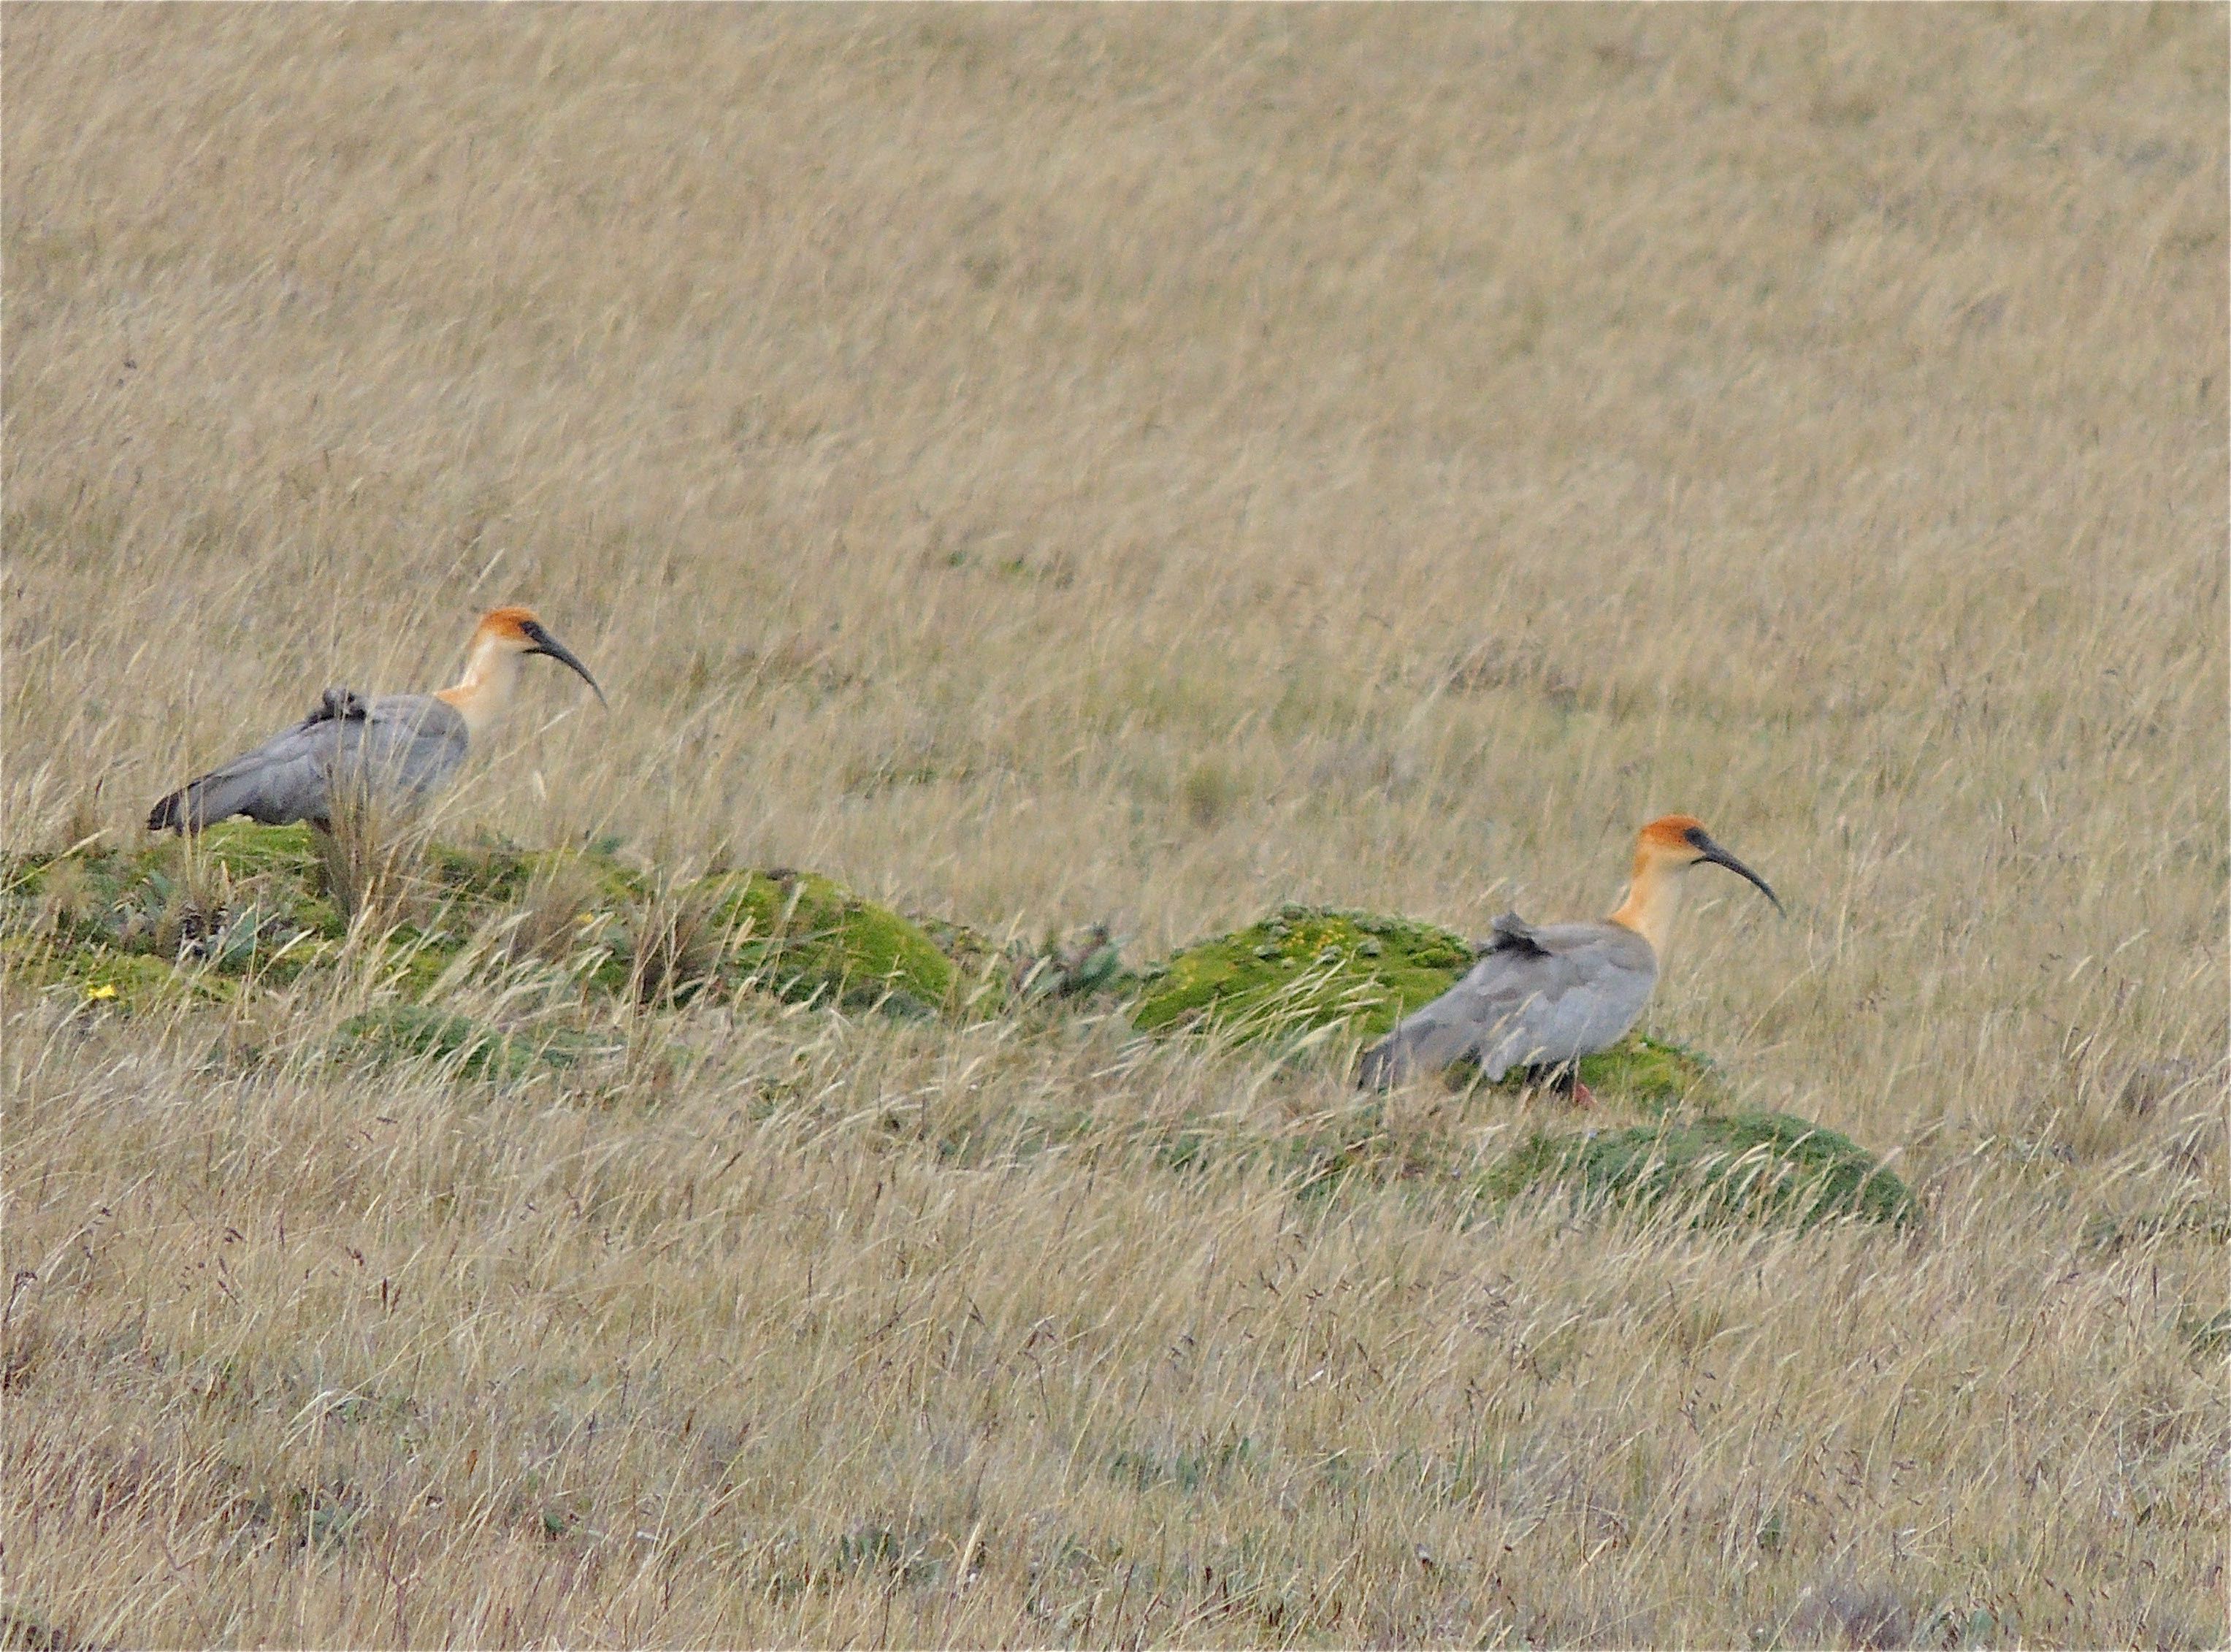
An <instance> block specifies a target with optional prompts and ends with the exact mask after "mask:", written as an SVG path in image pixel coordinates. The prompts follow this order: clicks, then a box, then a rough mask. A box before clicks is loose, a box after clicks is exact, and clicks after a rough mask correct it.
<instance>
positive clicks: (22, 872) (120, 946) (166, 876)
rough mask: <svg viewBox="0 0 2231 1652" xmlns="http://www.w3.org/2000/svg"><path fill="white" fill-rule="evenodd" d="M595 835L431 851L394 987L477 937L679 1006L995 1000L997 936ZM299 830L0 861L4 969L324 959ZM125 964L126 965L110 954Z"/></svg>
mask: <svg viewBox="0 0 2231 1652" xmlns="http://www.w3.org/2000/svg"><path fill="white" fill-rule="evenodd" d="M617 851H618V845H617V844H616V843H614V842H611V841H610V840H606V841H602V842H598V843H596V844H592V845H588V846H585V847H581V848H566V849H553V850H528V849H523V848H521V847H520V846H518V845H514V844H512V843H509V842H507V841H505V840H503V839H482V840H481V841H479V842H476V843H473V844H469V845H463V846H456V845H442V844H428V845H424V846H423V848H422V850H421V851H420V852H418V853H417V858H416V860H415V864H414V865H412V867H411V871H410V872H409V873H408V874H407V875H406V877H405V878H404V880H403V882H402V884H401V885H400V886H399V888H398V897H399V904H400V909H401V910H402V911H404V913H407V914H408V920H407V921H402V922H398V923H394V924H393V925H392V926H391V927H390V928H388V929H387V930H385V931H384V932H383V933H381V934H379V935H378V936H377V937H375V938H374V939H373V940H372V942H371V944H372V945H373V946H374V947H375V948H376V949H377V950H378V954H379V955H380V956H379V960H378V962H379V963H380V964H381V965H382V966H383V969H384V974H385V978H386V980H387V981H388V982H389V984H390V985H391V986H392V987H393V988H396V989H397V990H398V991H400V992H401V993H402V994H404V996H406V997H410V998H418V997H423V996H424V994H427V993H428V992H430V991H431V990H432V989H433V988H434V986H435V984H436V982H437V981H438V980H439V979H440V978H441V976H442V975H443V972H444V971H445V970H447V969H449V966H450V965H451V963H453V962H455V961H456V958H457V956H458V955H459V954H460V953H461V952H462V950H463V949H464V946H465V944H466V937H467V936H470V935H474V934H480V935H482V936H489V937H491V938H492V939H493V941H494V942H495V947H496V953H495V956H498V957H499V958H501V957H503V956H509V957H513V958H519V957H523V956H528V955H533V956H540V958H541V959H543V960H544V961H545V962H546V963H552V964H557V965H559V966H560V967H561V969H564V970H565V971H566V973H568V974H570V975H572V978H573V979H574V980H575V981H577V982H578V983H579V987H580V988H582V989H584V990H586V991H588V992H590V993H591V994H609V995H618V994H630V993H631V994H636V995H637V996H640V997H642V998H643V1000H644V1001H657V1002H667V1001H684V1000H686V999H687V998H689V997H690V996H692V995H694V994H695V993H697V992H699V991H702V990H703V989H704V988H707V987H708V986H712V985H715V984H718V985H720V986H722V987H724V988H729V989H739V988H753V989H764V990H767V991H772V992H773V993H776V994H779V995H781V996H783V997H785V998H788V999H792V1000H796V1001H818V1002H824V1003H829V1004H835V1005H841V1006H843V1007H846V1008H851V1009H860V1008H867V1007H877V1006H879V1007H883V1008H884V1009H886V1010H889V1011H893V1012H896V1013H898V1014H937V1013H941V1012H947V1011H957V1010H960V1009H964V1008H966V1007H968V1006H969V1005H970V1004H971V1003H972V1002H979V1001H982V1000H983V999H984V998H985V997H986V995H987V994H988V995H989V996H991V998H992V999H993V1001H994V1002H997V1001H1000V1000H1001V999H1003V997H1004V992H1005V985H1006V981H1005V974H1006V970H1005V962H1004V956H1003V955H1001V954H999V949H997V948H996V947H993V946H992V945H991V944H990V943H987V942H985V941H983V939H982V937H980V936H976V935H975V934H974V932H973V931H969V930H965V929H964V928H963V927H962V926H959V925H948V926H946V928H947V930H949V931H950V934H951V936H952V937H953V942H952V946H951V956H948V951H947V949H941V948H940V947H939V946H938V944H937V943H935V942H934V941H933V940H932V938H931V937H930V936H929V935H928V934H927V933H926V932H925V931H924V930H923V929H922V927H921V925H920V924H918V923H915V922H914V921H913V920H911V919H909V918H907V917H902V916H901V915H900V914H898V913H896V912H895V911H892V910H890V909H889V908H888V907H883V906H879V905H877V904H875V903H874V902H872V901H867V900H863V899H862V898H861V897H858V896H857V895H856V894H854V893H853V892H852V891H850V890H847V889H845V888H844V887H843V886H842V885H840V884H836V883H833V882H831V880H830V879H828V878H821V877H818V876H815V875H813V874H812V873H793V872H734V873H723V874H720V875H718V876H715V877H713V878H702V879H699V880H697V881H696V882H695V883H692V884H682V885H679V886H675V887H663V886H660V885H658V884H656V883H655V881H654V880H653V879H652V878H650V877H649V876H647V875H646V874H645V873H643V871H638V870H637V869H636V868H635V867H632V866H630V865H627V864H626V863H624V861H622V860H621V859H620V858H618V852H617ZM325 877H326V872H325V867H324V858H323V857H322V856H321V855H320V852H319V846H318V844H317V841H316V839H314V837H313V836H312V834H311V832H310V829H309V828H308V827H307V826H280V827H270V826H254V825H250V824H246V823H242V822H226V823H224V824H223V825H220V826H215V827H212V828H211V829H210V830H209V831H208V832H204V833H203V834H201V835H200V836H199V837H198V838H195V839H165V840H163V841H161V842H158V843H156V844H153V845H147V846H143V847H138V848H134V849H131V850H123V849H109V850H101V849H95V850H93V851H90V852H88V851H81V852H77V853H75V854H72V855H68V856H46V857H41V856H22V857H10V858H9V859H8V860H7V861H6V862H5V863H4V864H0V934H5V935H6V936H8V937H10V955H9V962H10V969H11V970H14V971H16V972H17V973H19V974H22V973H25V972H29V973H30V974H32V975H38V976H42V977H43V978H46V979H48V980H53V981H59V980H61V979H64V978H68V979H72V980H78V979H82V980H84V981H87V983H89V985H90V986H92V987H94V988H102V987H109V986H113V987H115V988H116V991H115V992H114V993H113V994H105V996H113V997H115V998H119V999H124V998H126V996H127V994H126V988H127V987H129V988H131V989H132V990H131V992H130V994H129V1001H133V1002H137V1001H142V1000H144V999H145V998H146V996H147V995H148V993H149V992H150V991H151V990H152V989H153V988H155V987H157V986H158V985H164V984H167V983H168V982H169V981H170V978H171V976H172V975H178V976H180V977H181V978H192V979H196V980H198V979H201V978H202V977H204V976H207V975H221V976H226V977H231V978H243V977H251V976H252V977H256V978H260V979H267V980H272V981H288V980H292V979H294V977H295V976H297V975H300V974H301V972H302V971H303V970H304V969H308V968H312V967H314V966H316V965H320V964H331V963H333V962H335V961H336V959H337V958H338V956H339V953H340V947H339V943H340V941H341V940H342V939H343V938H344V937H345V936H346V935H347V933H348V925H347V923H346V921H345V920H344V919H343V917H342V916H341V913H340V909H339V908H338V906H337V905H336V904H335V903H334V902H333V901H332V900H331V899H329V898H328V897H327V896H326V894H325V893H324V890H323V884H324V882H325ZM126 959H129V960H136V961H137V962H133V963H129V964H126V963H125V962H120V961H121V960H126Z"/></svg>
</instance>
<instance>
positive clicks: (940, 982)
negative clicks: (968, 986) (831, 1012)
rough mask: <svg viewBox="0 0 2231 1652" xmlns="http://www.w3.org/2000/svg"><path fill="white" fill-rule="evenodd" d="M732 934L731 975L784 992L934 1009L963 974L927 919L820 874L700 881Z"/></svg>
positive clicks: (732, 875)
mask: <svg viewBox="0 0 2231 1652" xmlns="http://www.w3.org/2000/svg"><path fill="white" fill-rule="evenodd" d="M698 887H699V888H700V889H701V890H703V891H706V892H707V893H708V894H709V895H710V896H711V897H712V900H713V911H714V914H715V921H716V922H717V923H719V924H720V925H721V928H722V929H723V930H724V931H725V932H726V933H727V935H728V936H731V937H733V940H732V943H731V944H730V946H729V947H728V949H727V956H728V958H729V960H730V969H729V971H728V973H731V974H734V975H738V976H739V977H740V978H741V979H745V980H749V981H756V982H758V983H760V984H761V985H763V986H764V987H765V988H766V989H767V990H769V991H772V992H773V993H774V994H776V995H777V996H779V997H781V998H786V999H789V1000H791V1001H794V1002H798V1001H818V1002H824V1003H831V1004H837V1005H840V1006H842V1007H845V1008H847V1009H867V1008H877V1007H879V1008H882V1009H884V1010H886V1011H893V1012H896V1013H898V1014H920V1015H931V1014H937V1013H938V1012H939V1011H941V1010H943V1009H945V1008H947V1007H948V1006H951V1005H953V1004H954V1001H955V998H956V995H957V994H956V988H957V986H958V985H959V979H960V978H959V972H958V971H957V970H956V969H954V963H953V961H952V960H951V959H950V958H948V957H947V956H946V955H945V954H944V953H943V952H941V951H940V950H939V949H938V948H937V946H936V945H935V943H933V942H932V941H931V940H930V938H929V936H928V935H926V934H924V933H923V932H922V930H921V926H920V925H919V924H916V923H914V922H912V921H911V920H910V919H908V918H905V917H901V916H900V915H899V914H898V913H896V912H895V911H893V910H890V908H889V907H887V906H878V905H877V904H875V903H874V902H872V901H867V900H863V899H861V898H860V897H858V896H857V895H855V894H853V893H852V892H851V891H850V890H848V889H846V888H845V887H844V885H843V884H837V883H835V882H833V881H831V879H829V878H823V877H819V876H818V875H816V874H815V873H812V872H790V871H785V872H759V871H754V872H729V873H724V874H721V875H719V876H717V877H715V878H708V879H704V880H702V882H701V884H699V885H698Z"/></svg>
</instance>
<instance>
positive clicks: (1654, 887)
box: [1611, 849, 1688, 958]
mask: <svg viewBox="0 0 2231 1652" xmlns="http://www.w3.org/2000/svg"><path fill="white" fill-rule="evenodd" d="M1685 871H1688V867H1687V866H1686V865H1683V864H1681V863H1679V862H1676V861H1672V860H1669V859H1667V858H1665V857H1664V856H1661V855H1653V854H1652V853H1651V852H1649V851H1648V850H1647V849H1641V850H1637V851H1636V852H1635V856H1634V875H1633V878H1631V879H1630V880H1629V881H1628V884H1627V885H1626V899H1625V900H1623V901H1621V902H1620V904H1619V910H1617V911H1615V912H1613V914H1612V915H1611V921H1612V922H1613V923H1617V924H1620V925H1621V926H1622V927H1624V928H1626V929H1630V930H1633V931H1634V932H1635V933H1636V934H1637V935H1639V936H1641V937H1642V938H1643V939H1644V940H1646V941H1647V942H1649V943H1650V949H1651V950H1652V952H1654V953H1656V954H1657V955H1658V956H1659V957H1661V958H1662V957H1664V956H1665V943H1667V942H1668V941H1670V940H1672V938H1673V918H1674V915H1675V914H1676V913H1678V911H1679V910H1681V875H1682V874H1683V873H1684V872H1685Z"/></svg>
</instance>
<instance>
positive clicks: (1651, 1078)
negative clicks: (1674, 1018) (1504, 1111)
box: [1504, 1033, 1733, 1113]
mask: <svg viewBox="0 0 2231 1652" xmlns="http://www.w3.org/2000/svg"><path fill="white" fill-rule="evenodd" d="M1523 1081H1524V1080H1523V1076H1522V1075H1517V1074H1512V1075H1509V1076H1506V1077H1505V1078H1504V1086H1505V1087H1506V1088H1507V1087H1509V1086H1510V1085H1515V1084H1520V1083H1523ZM1581 1083H1582V1084H1584V1085H1588V1088H1589V1089H1590V1090H1593V1091H1594V1092H1595V1093H1596V1094H1597V1096H1598V1097H1599V1098H1602V1099H1604V1100H1607V1101H1618V1102H1623V1103H1625V1104H1626V1105H1628V1106H1630V1107H1633V1108H1635V1109H1636V1110H1637V1111H1641V1112H1646V1113H1666V1112H1671V1111H1672V1110H1673V1109H1674V1108H1676V1107H1681V1106H1686V1107H1690V1108H1693V1109H1705V1110H1710V1109H1714V1108H1718V1107H1723V1106H1725V1105H1728V1104H1729V1103H1730V1102H1731V1101H1732V1099H1733V1098H1732V1097H1731V1096H1730V1094H1729V1092H1728V1088H1727V1085H1726V1084H1725V1083H1724V1082H1723V1080H1722V1079H1721V1078H1720V1074H1719V1071H1718V1069H1717V1068H1716V1067H1715V1066H1713V1065H1712V1059H1711V1057H1710V1056H1708V1055H1705V1054H1704V1053H1702V1052H1701V1051H1698V1050H1692V1049H1691V1048H1689V1047H1688V1046H1686V1045H1684V1044H1674V1043H1672V1042H1669V1041H1668V1040H1665V1039H1654V1038H1647V1037H1645V1036H1644V1035H1643V1034H1642V1033H1628V1034H1627V1035H1626V1037H1625V1038H1623V1039H1621V1040H1620V1041H1619V1042H1618V1043H1617V1044H1614V1045H1613V1046H1612V1047H1611V1048H1609V1049H1608V1050H1606V1051H1604V1052H1603V1053H1601V1054H1600V1055H1591V1056H1585V1057H1583V1058H1582V1059H1581Z"/></svg>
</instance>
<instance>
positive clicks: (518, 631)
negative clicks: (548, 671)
mask: <svg viewBox="0 0 2231 1652" xmlns="http://www.w3.org/2000/svg"><path fill="white" fill-rule="evenodd" d="M538 654H540V655H541V656H543V657H544V658H548V659H554V660H556V661H557V662H558V663H559V664H560V665H563V666H566V668H568V669H569V670H571V671H572V672H573V673H574V674H575V675H576V676H578V677H579V678H580V679H581V680H582V681H583V682H584V683H587V684H588V685H589V691H590V692H591V693H592V694H594V695H595V696H597V703H598V704H599V705H602V704H605V703H606V702H605V691H604V690H602V689H600V688H598V686H597V679H596V678H595V677H592V676H590V675H589V668H588V667H587V666H585V665H584V664H581V662H580V660H579V658H578V657H577V656H576V655H575V654H574V652H573V651H572V649H570V648H568V647H566V645H565V644H563V643H561V642H559V640H558V639H557V638H555V637H553V636H552V635H551V634H550V628H549V627H548V626H547V625H544V624H543V623H542V621H541V620H540V619H537V618H536V617H535V613H534V611H533V609H532V608H517V607H513V608H491V609H489V610H488V612H486V613H484V614H482V616H481V622H480V624H479V625H475V627H474V628H473V640H472V645H471V646H470V648H469V650H468V651H467V652H466V655H465V674H464V676H463V677H462V678H461V679H459V681H458V682H457V683H456V686H455V687H453V688H446V689H443V690H441V691H440V693H439V695H438V696H437V698H440V699H443V700H446V701H448V702H449V704H450V705H451V706H452V707H454V708H455V709H456V711H457V712H458V714H459V715H461V716H462V717H463V718H464V720H465V722H466V725H467V726H468V727H469V728H470V729H472V731H473V732H474V733H475V734H479V733H481V732H482V730H484V729H488V727H489V726H491V725H492V724H493V723H495V721H496V720H497V719H498V718H499V717H501V716H502V715H503V711H504V709H505V707H507V706H508V705H509V704H510V703H511V690H512V688H513V685H514V683H516V682H517V681H518V677H519V663H520V661H521V660H523V659H531V658H533V657H534V656H535V655H538Z"/></svg>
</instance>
